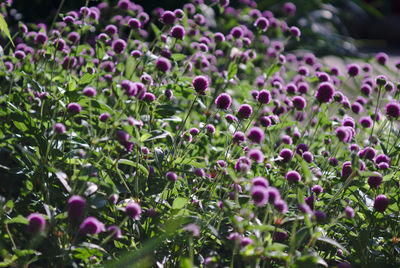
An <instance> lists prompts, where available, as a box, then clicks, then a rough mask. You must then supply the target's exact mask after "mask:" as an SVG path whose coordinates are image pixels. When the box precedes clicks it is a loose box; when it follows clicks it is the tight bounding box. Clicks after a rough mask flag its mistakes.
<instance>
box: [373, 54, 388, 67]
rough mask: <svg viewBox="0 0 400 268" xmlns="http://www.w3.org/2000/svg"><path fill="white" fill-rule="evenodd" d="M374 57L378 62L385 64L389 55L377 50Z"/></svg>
mask: <svg viewBox="0 0 400 268" xmlns="http://www.w3.org/2000/svg"><path fill="white" fill-rule="evenodd" d="M375 59H376V61H377V62H378V63H379V64H381V65H385V64H386V63H387V62H388V60H389V56H388V55H387V54H386V53H384V52H379V53H378V54H376V57H375Z"/></svg>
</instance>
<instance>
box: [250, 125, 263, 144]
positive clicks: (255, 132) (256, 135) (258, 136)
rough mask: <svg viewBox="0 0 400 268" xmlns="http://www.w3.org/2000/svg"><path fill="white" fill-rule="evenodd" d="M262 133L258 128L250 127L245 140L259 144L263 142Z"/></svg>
mask: <svg viewBox="0 0 400 268" xmlns="http://www.w3.org/2000/svg"><path fill="white" fill-rule="evenodd" d="M264 136H265V134H264V131H263V130H262V129H261V128H259V127H252V128H251V129H250V130H249V133H248V134H247V138H249V140H251V141H252V142H254V143H258V144H261V143H262V142H263V140H264Z"/></svg>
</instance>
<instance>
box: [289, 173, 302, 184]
mask: <svg viewBox="0 0 400 268" xmlns="http://www.w3.org/2000/svg"><path fill="white" fill-rule="evenodd" d="M286 180H287V181H288V182H289V183H296V182H299V181H301V177H300V174H299V173H298V172H297V171H295V170H292V171H289V172H287V173H286Z"/></svg>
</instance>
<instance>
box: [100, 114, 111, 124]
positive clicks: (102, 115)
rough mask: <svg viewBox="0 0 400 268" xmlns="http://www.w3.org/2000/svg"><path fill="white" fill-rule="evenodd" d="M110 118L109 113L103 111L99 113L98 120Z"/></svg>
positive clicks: (104, 120) (102, 120)
mask: <svg viewBox="0 0 400 268" xmlns="http://www.w3.org/2000/svg"><path fill="white" fill-rule="evenodd" d="M110 118H111V115H110V114H109V113H103V114H101V115H99V120H100V121H101V122H106V121H107V120H109V119H110Z"/></svg>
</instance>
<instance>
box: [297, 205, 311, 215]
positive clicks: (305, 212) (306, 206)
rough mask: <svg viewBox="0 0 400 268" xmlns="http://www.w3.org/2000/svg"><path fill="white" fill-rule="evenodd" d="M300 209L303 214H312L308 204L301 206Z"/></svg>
mask: <svg viewBox="0 0 400 268" xmlns="http://www.w3.org/2000/svg"><path fill="white" fill-rule="evenodd" d="M299 209H300V211H301V212H302V213H304V214H309V213H311V208H310V206H309V205H307V204H299Z"/></svg>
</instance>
